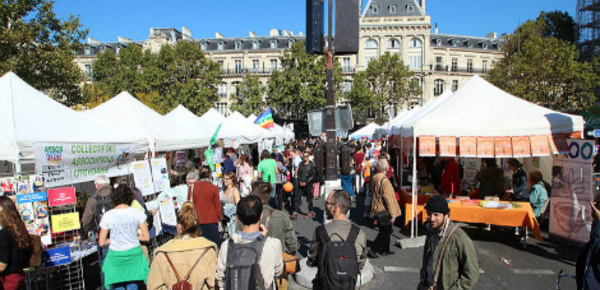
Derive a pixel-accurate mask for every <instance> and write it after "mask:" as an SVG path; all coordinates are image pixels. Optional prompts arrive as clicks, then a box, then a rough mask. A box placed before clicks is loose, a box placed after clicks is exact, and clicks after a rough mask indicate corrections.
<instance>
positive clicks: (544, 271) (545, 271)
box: [512, 269, 556, 275]
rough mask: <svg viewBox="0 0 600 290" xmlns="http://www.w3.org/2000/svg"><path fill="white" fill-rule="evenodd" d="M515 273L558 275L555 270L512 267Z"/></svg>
mask: <svg viewBox="0 0 600 290" xmlns="http://www.w3.org/2000/svg"><path fill="white" fill-rule="evenodd" d="M512 270H513V273H515V274H518V275H556V273H554V271H552V270H548V269H512Z"/></svg>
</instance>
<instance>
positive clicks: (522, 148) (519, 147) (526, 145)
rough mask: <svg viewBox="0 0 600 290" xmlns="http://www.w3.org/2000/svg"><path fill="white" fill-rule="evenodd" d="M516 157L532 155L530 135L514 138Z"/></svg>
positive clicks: (514, 154)
mask: <svg viewBox="0 0 600 290" xmlns="http://www.w3.org/2000/svg"><path fill="white" fill-rule="evenodd" d="M512 146H513V156H514V157H531V142H530V141H529V136H519V137H513V138H512Z"/></svg>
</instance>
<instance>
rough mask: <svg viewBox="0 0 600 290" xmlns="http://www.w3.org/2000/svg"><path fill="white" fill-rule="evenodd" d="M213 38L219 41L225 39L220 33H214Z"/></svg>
mask: <svg viewBox="0 0 600 290" xmlns="http://www.w3.org/2000/svg"><path fill="white" fill-rule="evenodd" d="M215 38H217V39H220V38H225V37H224V36H223V34H221V32H216V33H215Z"/></svg>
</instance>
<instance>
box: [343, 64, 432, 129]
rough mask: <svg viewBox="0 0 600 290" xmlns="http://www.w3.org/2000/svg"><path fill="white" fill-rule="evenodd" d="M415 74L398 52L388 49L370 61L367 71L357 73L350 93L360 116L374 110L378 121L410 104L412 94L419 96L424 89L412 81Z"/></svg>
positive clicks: (349, 98)
mask: <svg viewBox="0 0 600 290" xmlns="http://www.w3.org/2000/svg"><path fill="white" fill-rule="evenodd" d="M413 75H414V73H413V72H411V71H410V70H409V68H408V66H406V65H404V63H403V62H402V59H400V56H399V55H398V54H390V53H389V52H386V53H385V54H383V55H382V56H380V57H379V58H377V59H375V60H372V61H370V62H369V66H368V67H367V69H366V70H365V71H363V72H359V73H357V74H356V75H355V77H354V85H353V86H352V90H351V91H350V93H349V94H348V96H347V99H348V101H349V103H350V105H352V109H353V112H354V113H355V115H356V116H357V119H365V118H366V117H367V116H368V113H369V112H371V113H372V114H373V115H374V117H375V119H376V120H377V121H382V120H384V119H386V116H387V109H389V108H390V107H394V108H397V107H398V106H400V105H404V104H407V103H408V101H409V100H410V98H411V97H414V96H417V95H419V94H420V93H421V90H420V88H419V87H418V86H417V85H415V84H414V82H413V81H412V77H413Z"/></svg>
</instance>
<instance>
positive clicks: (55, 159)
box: [33, 142, 135, 187]
mask: <svg viewBox="0 0 600 290" xmlns="http://www.w3.org/2000/svg"><path fill="white" fill-rule="evenodd" d="M33 151H34V155H35V171H36V172H37V173H39V174H42V175H43V177H44V179H45V181H46V185H47V187H56V186H61V185H65V184H72V183H80V182H84V181H91V180H94V179H95V178H96V177H98V176H99V175H102V174H104V175H107V176H109V177H112V176H119V175H126V174H129V171H128V170H129V168H128V165H127V164H128V163H129V162H130V161H131V157H132V155H133V153H135V145H134V144H93V143H72V144H67V143H44V142H41V143H34V144H33Z"/></svg>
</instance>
